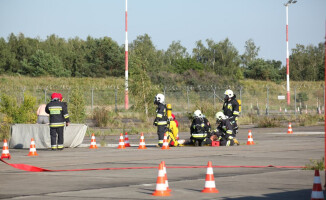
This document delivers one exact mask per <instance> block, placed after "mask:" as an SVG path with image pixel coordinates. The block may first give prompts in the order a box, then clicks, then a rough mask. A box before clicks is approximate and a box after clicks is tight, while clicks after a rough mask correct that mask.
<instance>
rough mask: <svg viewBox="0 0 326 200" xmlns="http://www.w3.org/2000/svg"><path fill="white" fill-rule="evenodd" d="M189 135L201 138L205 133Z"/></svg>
mask: <svg viewBox="0 0 326 200" xmlns="http://www.w3.org/2000/svg"><path fill="white" fill-rule="evenodd" d="M191 136H192V137H194V138H197V137H200V138H202V137H206V136H207V133H193V134H191Z"/></svg>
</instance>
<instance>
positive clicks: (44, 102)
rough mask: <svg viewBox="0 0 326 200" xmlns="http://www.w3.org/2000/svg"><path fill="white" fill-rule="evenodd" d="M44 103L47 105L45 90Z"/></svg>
mask: <svg viewBox="0 0 326 200" xmlns="http://www.w3.org/2000/svg"><path fill="white" fill-rule="evenodd" d="M44 103H47V102H46V89H44Z"/></svg>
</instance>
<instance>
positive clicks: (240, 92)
mask: <svg viewBox="0 0 326 200" xmlns="http://www.w3.org/2000/svg"><path fill="white" fill-rule="evenodd" d="M239 94H240V102H241V113H243V106H242V105H243V102H242V86H240V91H239Z"/></svg>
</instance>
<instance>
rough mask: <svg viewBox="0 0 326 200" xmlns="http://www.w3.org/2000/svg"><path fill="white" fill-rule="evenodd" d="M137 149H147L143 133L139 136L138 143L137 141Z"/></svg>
mask: <svg viewBox="0 0 326 200" xmlns="http://www.w3.org/2000/svg"><path fill="white" fill-rule="evenodd" d="M138 149H147V147H146V144H145V139H144V134H143V133H141V135H140V141H139V147H138Z"/></svg>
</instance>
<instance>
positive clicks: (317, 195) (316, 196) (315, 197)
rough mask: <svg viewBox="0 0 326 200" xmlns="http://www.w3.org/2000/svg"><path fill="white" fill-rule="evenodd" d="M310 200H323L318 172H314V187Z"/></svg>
mask: <svg viewBox="0 0 326 200" xmlns="http://www.w3.org/2000/svg"><path fill="white" fill-rule="evenodd" d="M311 200H324V193H323V189H322V188H321V182H320V176H319V170H315V177H314V185H313V186H312V193H311Z"/></svg>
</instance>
